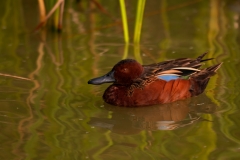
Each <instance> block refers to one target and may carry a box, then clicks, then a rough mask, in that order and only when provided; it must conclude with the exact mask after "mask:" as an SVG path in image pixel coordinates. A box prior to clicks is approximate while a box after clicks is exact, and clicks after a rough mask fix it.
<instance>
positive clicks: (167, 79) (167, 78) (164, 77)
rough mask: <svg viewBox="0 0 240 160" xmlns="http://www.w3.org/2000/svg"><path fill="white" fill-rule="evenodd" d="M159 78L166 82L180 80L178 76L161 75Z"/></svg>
mask: <svg viewBox="0 0 240 160" xmlns="http://www.w3.org/2000/svg"><path fill="white" fill-rule="evenodd" d="M158 78H159V79H162V80H165V81H170V80H174V79H178V78H179V76H177V75H160V76H158Z"/></svg>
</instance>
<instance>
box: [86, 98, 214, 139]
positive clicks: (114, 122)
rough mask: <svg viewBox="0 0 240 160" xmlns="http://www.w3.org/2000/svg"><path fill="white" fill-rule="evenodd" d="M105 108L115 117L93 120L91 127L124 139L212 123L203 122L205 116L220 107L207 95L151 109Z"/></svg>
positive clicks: (155, 106)
mask: <svg viewBox="0 0 240 160" xmlns="http://www.w3.org/2000/svg"><path fill="white" fill-rule="evenodd" d="M104 106H105V109H106V110H108V111H111V112H112V117H111V118H110V119H109V118H101V117H91V119H90V121H89V122H88V124H89V125H91V126H94V127H99V128H104V129H108V130H111V131H112V132H113V133H117V134H123V135H132V134H137V133H139V132H141V131H142V130H147V131H156V130H175V129H179V128H182V127H186V126H190V125H194V124H196V123H197V122H202V121H205V122H207V123H209V122H211V121H210V120H208V119H204V118H202V114H213V113H215V112H216V111H217V105H216V104H214V103H213V102H212V101H211V100H210V99H209V98H208V97H207V96H206V95H205V94H202V95H200V96H198V97H193V98H190V99H186V100H182V101H177V102H173V103H169V104H162V105H154V106H148V107H138V108H126V107H117V106H112V105H109V104H106V103H105V105H104Z"/></svg>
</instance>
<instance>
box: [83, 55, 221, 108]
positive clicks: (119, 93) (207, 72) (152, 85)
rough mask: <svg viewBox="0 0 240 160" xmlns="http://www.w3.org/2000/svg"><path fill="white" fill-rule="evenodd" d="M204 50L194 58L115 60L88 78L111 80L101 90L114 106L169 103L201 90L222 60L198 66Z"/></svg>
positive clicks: (107, 101)
mask: <svg viewBox="0 0 240 160" xmlns="http://www.w3.org/2000/svg"><path fill="white" fill-rule="evenodd" d="M205 55H206V53H204V54H202V55H201V56H199V57H198V58H196V59H190V58H179V59H175V60H168V61H164V62H160V63H155V64H150V65H141V64H140V63H138V62H137V61H135V60H133V59H125V60H121V61H120V62H118V63H117V64H116V65H115V66H114V67H113V68H112V70H111V71H110V72H108V73H107V74H106V75H103V76H101V77H98V78H94V79H91V80H89V81H88V84H94V85H99V84H103V83H113V84H111V85H110V86H109V87H108V88H107V89H106V90H105V92H104V94H103V99H104V101H105V102H106V103H109V104H112V105H115V106H126V107H136V106H147V105H154V104H163V103H170V102H174V101H177V100H183V99H186V98H190V97H193V96H197V95H199V94H201V93H202V92H203V91H204V90H205V88H206V86H207V84H208V81H209V79H210V78H211V77H212V76H213V75H214V74H215V73H216V71H217V70H218V69H219V68H220V66H221V65H222V63H219V64H217V65H214V66H211V67H208V68H204V69H199V68H200V67H201V66H202V62H204V61H207V60H211V59H213V58H209V59H203V57H204V56H205Z"/></svg>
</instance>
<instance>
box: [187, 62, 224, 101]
mask: <svg viewBox="0 0 240 160" xmlns="http://www.w3.org/2000/svg"><path fill="white" fill-rule="evenodd" d="M221 65H222V63H219V64H217V65H214V66H211V67H209V68H206V69H204V70H202V71H200V72H198V73H196V74H194V75H193V76H192V77H191V79H190V80H191V84H192V86H191V88H190V92H191V94H192V96H196V95H199V94H201V93H202V92H203V91H204V90H205V88H206V87H207V84H208V81H209V79H210V78H211V77H212V76H213V75H215V74H216V71H217V70H218V69H219V68H220V67H221Z"/></svg>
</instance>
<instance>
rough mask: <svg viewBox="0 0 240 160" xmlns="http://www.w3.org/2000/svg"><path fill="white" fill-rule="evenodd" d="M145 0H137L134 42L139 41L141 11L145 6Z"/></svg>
mask: <svg viewBox="0 0 240 160" xmlns="http://www.w3.org/2000/svg"><path fill="white" fill-rule="evenodd" d="M145 2H146V0H139V1H138V7H137V18H136V22H135V30H134V43H139V42H140V35H141V28H142V20H143V12H144V7H145Z"/></svg>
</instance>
